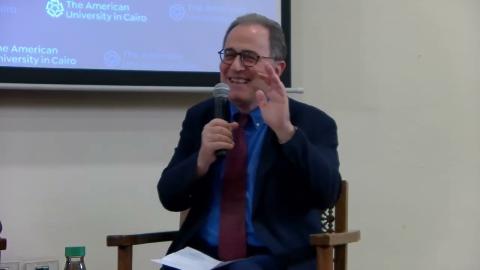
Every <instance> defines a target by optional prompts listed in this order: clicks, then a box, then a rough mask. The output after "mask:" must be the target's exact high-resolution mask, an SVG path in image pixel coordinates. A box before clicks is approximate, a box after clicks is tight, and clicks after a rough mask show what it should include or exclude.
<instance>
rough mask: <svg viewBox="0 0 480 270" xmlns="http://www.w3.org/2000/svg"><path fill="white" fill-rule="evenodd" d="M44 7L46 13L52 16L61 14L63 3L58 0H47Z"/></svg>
mask: <svg viewBox="0 0 480 270" xmlns="http://www.w3.org/2000/svg"><path fill="white" fill-rule="evenodd" d="M45 9H46V10H47V14H48V15H50V17H54V18H58V17H60V16H62V15H63V12H65V9H64V8H63V4H62V3H61V2H60V0H48V2H47V6H46V8H45Z"/></svg>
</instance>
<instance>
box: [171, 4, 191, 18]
mask: <svg viewBox="0 0 480 270" xmlns="http://www.w3.org/2000/svg"><path fill="white" fill-rule="evenodd" d="M186 13H187V11H186V9H185V6H184V5H180V4H175V5H171V6H170V8H169V9H168V14H169V15H170V18H172V20H174V21H176V22H178V21H181V20H182V19H183V17H185V14H186Z"/></svg>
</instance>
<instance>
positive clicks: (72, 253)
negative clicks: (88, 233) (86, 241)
mask: <svg viewBox="0 0 480 270" xmlns="http://www.w3.org/2000/svg"><path fill="white" fill-rule="evenodd" d="M65 256H66V257H82V256H85V247H66V248H65Z"/></svg>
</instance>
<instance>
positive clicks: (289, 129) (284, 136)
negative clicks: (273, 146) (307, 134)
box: [275, 122, 297, 144]
mask: <svg viewBox="0 0 480 270" xmlns="http://www.w3.org/2000/svg"><path fill="white" fill-rule="evenodd" d="M296 130H297V127H295V126H294V125H293V124H292V123H291V122H288V124H287V125H286V126H285V127H284V128H282V129H280V130H278V131H277V132H275V133H276V135H277V138H278V142H279V143H280V144H284V143H286V142H288V141H289V140H290V139H291V138H292V137H293V135H295V131H296Z"/></svg>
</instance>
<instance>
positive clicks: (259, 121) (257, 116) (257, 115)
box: [229, 102, 265, 129]
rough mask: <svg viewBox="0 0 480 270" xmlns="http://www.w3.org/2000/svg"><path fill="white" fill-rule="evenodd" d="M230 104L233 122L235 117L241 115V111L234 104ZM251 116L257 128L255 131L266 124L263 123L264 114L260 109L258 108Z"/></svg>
mask: <svg viewBox="0 0 480 270" xmlns="http://www.w3.org/2000/svg"><path fill="white" fill-rule="evenodd" d="M229 104H230V120H233V116H234V115H235V114H237V113H239V112H240V110H238V108H237V107H236V106H235V105H234V104H233V103H231V102H229ZM249 115H250V119H252V122H253V126H254V127H255V129H258V128H260V127H261V126H262V125H263V124H265V122H264V121H263V117H262V112H261V111H260V108H259V107H258V106H257V107H256V108H255V109H254V110H253V111H251V112H250V113H249Z"/></svg>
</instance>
